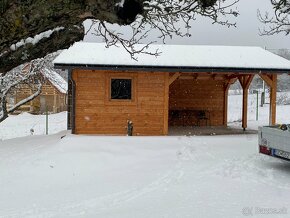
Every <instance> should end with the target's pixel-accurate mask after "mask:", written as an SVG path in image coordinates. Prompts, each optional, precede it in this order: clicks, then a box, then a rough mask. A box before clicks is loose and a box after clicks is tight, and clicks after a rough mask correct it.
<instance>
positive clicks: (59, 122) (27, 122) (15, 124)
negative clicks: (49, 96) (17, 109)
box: [0, 112, 67, 141]
mask: <svg viewBox="0 0 290 218" xmlns="http://www.w3.org/2000/svg"><path fill="white" fill-rule="evenodd" d="M66 114H67V113H66V112H61V113H58V114H51V115H49V116H48V133H49V134H52V133H57V132H59V131H62V130H65V129H66V116H67V115H66ZM31 129H33V131H34V133H33V134H34V135H44V134H45V133H46V116H45V115H32V114H29V113H22V114H19V115H10V116H9V118H8V119H6V120H4V122H2V123H0V141H1V139H2V140H5V139H11V138H16V137H23V136H28V135H31V132H30V130H31Z"/></svg>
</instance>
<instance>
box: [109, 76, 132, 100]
mask: <svg viewBox="0 0 290 218" xmlns="http://www.w3.org/2000/svg"><path fill="white" fill-rule="evenodd" d="M111 99H118V100H131V99H132V79H111Z"/></svg>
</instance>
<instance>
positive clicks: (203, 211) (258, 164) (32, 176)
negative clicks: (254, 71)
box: [0, 95, 290, 218]
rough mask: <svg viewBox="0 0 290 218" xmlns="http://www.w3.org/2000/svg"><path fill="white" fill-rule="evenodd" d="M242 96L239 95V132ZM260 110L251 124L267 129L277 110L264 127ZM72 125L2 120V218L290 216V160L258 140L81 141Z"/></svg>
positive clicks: (281, 110) (233, 99) (235, 105)
mask: <svg viewBox="0 0 290 218" xmlns="http://www.w3.org/2000/svg"><path fill="white" fill-rule="evenodd" d="M240 97H241V96H230V98H229V120H230V121H232V123H231V125H232V126H240V123H239V122H233V121H237V120H240V118H241V116H240V111H241V101H240V100H239V98H240ZM252 98H254V97H253V96H252V95H250V99H252ZM251 102H254V103H251ZM254 107H255V101H252V100H250V101H249V126H251V128H252V127H253V128H256V127H257V125H258V124H259V123H260V124H261V123H265V124H267V122H268V106H265V107H263V108H260V116H259V122H256V121H255V112H253V111H252V110H253V108H254ZM289 111H290V106H289V105H288V106H278V108H277V114H278V122H281V123H290V119H289V118H290V115H289V114H290V112H289ZM65 127H66V113H65V112H63V113H60V114H54V115H50V116H49V133H50V135H48V136H45V135H44V134H45V116H44V115H39V116H36V115H30V114H28V113H23V114H21V115H18V116H10V117H9V118H8V119H6V120H5V121H4V122H3V123H1V124H0V137H1V138H2V139H3V140H2V141H0V160H1V161H0V187H1V188H0V217H1V218H2V217H5V218H6V217H9V218H14V217H15V218H16V217H17V218H18V217H25V218H26V217H29V218H35V217H37V218H47V217H49V218H58V217H62V218H66V217H80V218H82V217H84V218H87V217H89V218H90V217H92V218H95V217H108V218H110V217H118V218H123V217H124V218H128V217H138V218H139V217H141V218H142V217H144V218H145V217H146V218H147V217H158V218H159V217H165V218H167V217H174V218H175V217H182V218H183V217H202V218H204V217H205V218H216V217H223V218H233V217H241V218H242V217H247V216H248V217H271V218H272V217H283V218H284V217H289V214H290V204H289V202H290V195H289V192H290V164H289V163H288V162H284V161H280V160H276V159H273V158H270V157H266V156H263V155H261V154H259V153H258V150H257V135H235V136H229V135H228V136H192V137H186V136H166V137H104V136H78V135H71V134H69V133H68V132H67V131H62V130H64V129H65ZM31 128H33V129H34V131H35V132H34V134H35V135H34V136H31V135H30V129H31ZM53 133H56V134H54V135H52V134H53ZM21 136H26V137H21ZM63 136H65V137H63ZM15 137H20V138H15ZM12 138H14V139H12ZM4 139H7V140H4Z"/></svg>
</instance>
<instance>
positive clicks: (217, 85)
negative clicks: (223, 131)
mask: <svg viewBox="0 0 290 218" xmlns="http://www.w3.org/2000/svg"><path fill="white" fill-rule="evenodd" d="M203 74H204V73H203ZM201 75H202V74H201ZM224 84H225V80H215V79H214V78H213V77H205V78H199V77H197V78H195V79H182V77H180V78H178V79H177V80H175V81H174V82H173V83H172V84H171V86H170V89H169V91H170V97H169V110H170V111H169V124H170V125H176V126H182V125H183V126H196V125H200V126H205V125H211V126H222V125H224V110H225V105H226V104H225V98H224V93H225V90H224ZM199 111H206V116H207V117H208V118H209V120H208V122H207V123H206V121H205V120H200V122H198V118H197V117H198V113H199Z"/></svg>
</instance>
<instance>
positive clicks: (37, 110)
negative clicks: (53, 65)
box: [10, 69, 67, 114]
mask: <svg viewBox="0 0 290 218" xmlns="http://www.w3.org/2000/svg"><path fill="white" fill-rule="evenodd" d="M41 73H42V76H43V77H44V79H45V83H44V84H43V86H42V89H41V94H40V95H39V96H37V97H36V98H35V99H34V100H32V101H30V102H28V103H27V104H24V105H22V106H21V107H20V108H19V109H18V110H17V111H18V112H20V111H28V112H30V113H34V114H43V113H45V112H46V110H47V111H48V112H51V113H58V112H61V111H65V110H67V104H66V94H67V81H66V80H65V79H64V78H62V77H61V76H60V75H59V74H58V73H57V72H55V71H53V70H49V69H44V70H43V71H42V72H41ZM32 92H33V90H31V87H29V86H28V85H26V84H22V85H20V86H19V88H17V89H16V90H15V92H14V93H13V103H15V104H16V103H17V102H19V101H21V100H22V99H25V98H27V97H28V96H30V95H31V94H32ZM10 104H11V103H10Z"/></svg>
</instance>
